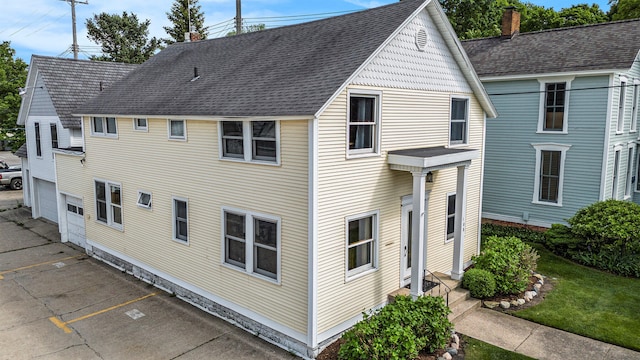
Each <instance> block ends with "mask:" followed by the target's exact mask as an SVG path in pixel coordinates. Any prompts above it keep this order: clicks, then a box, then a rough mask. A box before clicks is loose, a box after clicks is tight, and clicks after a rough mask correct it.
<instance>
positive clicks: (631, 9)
mask: <svg viewBox="0 0 640 360" xmlns="http://www.w3.org/2000/svg"><path fill="white" fill-rule="evenodd" d="M609 4H611V9H609V17H610V18H611V20H625V19H635V18H640V0H610V1H609Z"/></svg>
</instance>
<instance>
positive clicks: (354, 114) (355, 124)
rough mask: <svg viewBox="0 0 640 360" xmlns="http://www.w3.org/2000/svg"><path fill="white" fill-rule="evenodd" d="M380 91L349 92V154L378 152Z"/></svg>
mask: <svg viewBox="0 0 640 360" xmlns="http://www.w3.org/2000/svg"><path fill="white" fill-rule="evenodd" d="M380 97H381V95H380V93H379V92H364V91H363V92H357V93H356V92H350V93H349V103H348V105H349V106H348V113H347V115H348V119H347V144H348V149H347V151H348V154H349V155H354V156H358V155H370V154H378V153H379V151H380V149H379V144H378V143H379V141H380V140H379V133H380V112H381V106H380Z"/></svg>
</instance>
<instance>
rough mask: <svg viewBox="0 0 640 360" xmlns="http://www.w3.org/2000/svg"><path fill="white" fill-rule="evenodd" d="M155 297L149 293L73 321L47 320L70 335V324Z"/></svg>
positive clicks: (54, 318) (53, 317) (52, 318)
mask: <svg viewBox="0 0 640 360" xmlns="http://www.w3.org/2000/svg"><path fill="white" fill-rule="evenodd" d="M155 295H158V293H151V294H148V295H145V296H141V297H139V298H137V299H133V300H129V301H127V302H123V303H122V304H118V305H114V306H112V307H109V308H106V309H102V310H100V311H96V312H94V313H91V314H88V315H85V316H81V317H79V318H75V319H72V320H69V321H62V320H60V319H58V318H57V317H55V316H52V317H50V318H49V320H50V321H51V322H52V323H54V324H55V325H56V326H57V327H59V328H60V329H62V330H64V332H65V333H67V334H71V331H72V330H71V329H70V328H69V327H68V326H67V325H68V324H72V323H74V322H78V321H80V320H85V319H88V318H90V317H94V316H96V315H100V314H104V313H106V312H108V311H111V310H115V309H117V308H120V307H123V306H126V305H129V304H133V303H134V302H138V301H140V300H144V299H147V298H150V297H152V296H155Z"/></svg>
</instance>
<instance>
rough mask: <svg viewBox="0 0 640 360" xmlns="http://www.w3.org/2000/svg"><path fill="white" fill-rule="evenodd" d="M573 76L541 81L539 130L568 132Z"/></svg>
mask: <svg viewBox="0 0 640 360" xmlns="http://www.w3.org/2000/svg"><path fill="white" fill-rule="evenodd" d="M572 80H573V78H563V79H556V80H553V81H551V80H549V81H543V80H539V81H540V117H539V120H538V132H546V133H560V134H565V133H567V129H568V124H567V122H568V111H569V91H570V90H571V81H572Z"/></svg>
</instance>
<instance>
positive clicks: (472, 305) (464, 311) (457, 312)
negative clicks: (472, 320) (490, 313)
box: [449, 298, 482, 325]
mask: <svg viewBox="0 0 640 360" xmlns="http://www.w3.org/2000/svg"><path fill="white" fill-rule="evenodd" d="M481 304H482V302H481V301H480V300H478V299H474V298H469V299H466V300H464V301H462V302H459V303H458V304H456V305H455V306H454V307H451V314H449V321H451V322H452V323H453V324H454V325H455V323H456V321H460V320H462V319H464V317H465V316H467V315H468V314H470V313H472V312H474V311H476V310H477V309H479V308H480V306H481Z"/></svg>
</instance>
